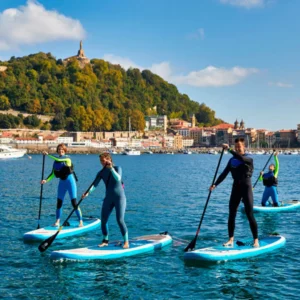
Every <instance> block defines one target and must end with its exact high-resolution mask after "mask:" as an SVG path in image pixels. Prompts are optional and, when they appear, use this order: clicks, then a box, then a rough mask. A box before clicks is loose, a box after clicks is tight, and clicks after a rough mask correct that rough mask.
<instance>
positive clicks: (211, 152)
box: [208, 149, 218, 155]
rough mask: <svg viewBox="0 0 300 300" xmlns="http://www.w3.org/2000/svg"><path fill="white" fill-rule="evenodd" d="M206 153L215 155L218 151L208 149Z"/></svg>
mask: <svg viewBox="0 0 300 300" xmlns="http://www.w3.org/2000/svg"><path fill="white" fill-rule="evenodd" d="M208 154H212V155H217V154H218V151H216V150H212V149H210V150H209V151H208Z"/></svg>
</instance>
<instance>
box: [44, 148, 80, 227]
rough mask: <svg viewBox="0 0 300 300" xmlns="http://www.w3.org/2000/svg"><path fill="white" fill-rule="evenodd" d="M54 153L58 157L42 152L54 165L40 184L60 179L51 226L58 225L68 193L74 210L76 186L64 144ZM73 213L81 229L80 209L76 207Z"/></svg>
mask: <svg viewBox="0 0 300 300" xmlns="http://www.w3.org/2000/svg"><path fill="white" fill-rule="evenodd" d="M56 152H57V153H58V155H59V156H58V157H56V156H53V155H49V154H48V153H47V152H46V151H44V152H43V154H44V155H48V157H50V158H51V159H53V160H54V163H53V168H52V172H51V174H50V175H49V176H48V177H47V179H44V180H42V181H41V184H45V183H46V182H49V181H50V180H52V179H53V178H54V177H57V178H59V179H60V180H59V184H58V189H57V206H56V222H55V223H54V224H53V226H59V225H60V219H61V215H62V205H63V202H64V198H65V195H66V192H68V193H69V196H70V198H71V202H72V205H73V207H74V208H75V207H76V206H77V201H76V198H77V186H76V181H75V178H76V177H75V176H76V175H75V173H74V171H73V165H72V161H71V159H70V157H69V156H67V155H66V152H67V147H66V146H65V145H64V144H59V145H58V146H57V148H56ZM75 212H76V215H77V217H78V220H79V227H82V226H83V221H82V213H81V210H80V208H79V207H78V208H77V209H76V210H75Z"/></svg>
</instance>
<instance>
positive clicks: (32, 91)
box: [0, 53, 221, 131]
mask: <svg viewBox="0 0 300 300" xmlns="http://www.w3.org/2000/svg"><path fill="white" fill-rule="evenodd" d="M1 65H3V66H7V70H6V71H4V72H0V110H7V109H10V108H12V109H16V110H20V111H21V112H24V113H25V112H26V113H30V114H44V115H51V116H53V119H52V121H50V123H47V122H45V123H42V122H37V121H36V119H35V118H34V120H29V123H30V124H29V126H33V127H40V128H41V127H42V128H44V129H52V130H60V129H65V130H68V131H111V130H112V131H117V130H128V119H129V117H130V118H131V127H132V129H133V130H143V129H144V125H145V121H144V118H145V116H148V115H153V114H157V115H167V116H168V117H169V118H171V117H180V118H182V119H184V120H190V117H191V115H192V114H195V116H196V120H197V122H198V124H199V125H203V126H213V125H217V124H219V123H220V122H221V120H220V119H217V118H216V117H215V112H214V111H213V110H211V109H210V108H209V107H208V106H206V105H205V104H204V103H202V104H199V103H198V102H196V101H192V100H191V99H190V98H189V97H188V95H186V94H181V93H179V92H178V89H177V88H176V86H175V85H173V84H170V83H168V82H166V81H165V80H163V79H162V78H161V77H159V76H158V75H156V74H153V73H152V72H150V71H149V70H144V71H142V72H141V71H140V70H139V69H128V70H127V71H126V70H125V69H123V68H122V67H121V66H119V65H113V64H111V63H109V62H106V61H104V60H102V59H92V60H91V62H90V63H89V64H86V65H85V66H84V67H83V68H81V67H80V65H79V62H78V61H77V60H76V59H71V60H70V61H69V62H68V63H65V62H64V61H62V60H61V59H58V60H57V59H56V58H55V57H53V56H52V55H51V54H50V53H47V54H46V53H37V54H32V55H28V56H24V57H19V58H16V57H11V59H10V60H9V61H6V62H1ZM9 118H10V119H9ZM17 119H18V122H19V124H20V123H23V124H25V125H27V124H26V122H27V123H28V120H27V119H25V118H22V117H16V118H12V117H3V116H2V117H1V118H0V122H1V124H3V123H4V125H5V124H6V126H8V124H9V123H11V124H14V125H12V126H11V127H13V126H18V125H19V124H18V123H17ZM24 120H25V123H24ZM2 128H3V127H2ZM4 128H6V127H4Z"/></svg>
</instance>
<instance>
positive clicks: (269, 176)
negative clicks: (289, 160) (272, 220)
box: [259, 152, 279, 206]
mask: <svg viewBox="0 0 300 300" xmlns="http://www.w3.org/2000/svg"><path fill="white" fill-rule="evenodd" d="M274 160H275V164H271V165H270V166H269V172H268V173H265V174H264V172H260V177H259V180H260V181H262V182H263V185H264V186H265V190H264V193H263V196H262V200H261V205H262V206H266V204H267V201H268V199H269V198H270V197H271V199H272V201H273V206H279V202H278V193H277V185H278V180H277V178H278V172H279V160H278V153H277V152H276V153H275V154H274Z"/></svg>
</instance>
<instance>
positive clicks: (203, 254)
mask: <svg viewBox="0 0 300 300" xmlns="http://www.w3.org/2000/svg"><path fill="white" fill-rule="evenodd" d="M285 242H286V240H285V238H284V237H283V236H280V235H276V236H266V237H262V238H259V245H260V246H259V247H257V248H256V247H253V246H252V244H253V239H248V240H245V241H243V243H242V244H244V245H241V246H239V245H237V243H234V245H232V246H226V247H225V246H223V245H218V246H213V247H207V248H202V249H198V250H194V251H191V252H186V253H185V254H184V259H185V260H200V261H212V262H218V261H227V260H234V259H242V258H248V257H254V256H257V255H261V254H264V253H268V252H271V251H273V250H276V249H278V248H280V247H283V246H284V245H285Z"/></svg>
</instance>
